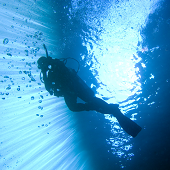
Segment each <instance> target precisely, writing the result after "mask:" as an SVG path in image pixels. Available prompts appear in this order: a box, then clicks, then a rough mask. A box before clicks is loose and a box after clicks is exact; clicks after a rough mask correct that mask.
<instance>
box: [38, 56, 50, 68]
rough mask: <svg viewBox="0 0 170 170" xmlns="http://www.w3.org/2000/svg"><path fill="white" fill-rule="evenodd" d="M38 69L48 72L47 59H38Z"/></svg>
mask: <svg viewBox="0 0 170 170" xmlns="http://www.w3.org/2000/svg"><path fill="white" fill-rule="evenodd" d="M37 64H38V68H39V69H41V70H42V71H47V70H48V58H47V57H40V58H39V59H38V61H37Z"/></svg>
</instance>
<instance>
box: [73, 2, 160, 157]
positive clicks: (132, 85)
mask: <svg viewBox="0 0 170 170" xmlns="http://www.w3.org/2000/svg"><path fill="white" fill-rule="evenodd" d="M79 2H80V1H76V0H73V11H72V12H74V14H77V13H78V14H79V19H80V20H81V21H82V22H83V23H85V24H86V25H88V26H89V30H88V31H84V34H85V36H82V39H83V43H84V46H86V47H87V49H88V56H82V59H83V60H85V61H86V64H87V65H89V66H90V70H91V72H92V73H93V75H94V76H95V78H96V79H97V82H98V84H99V87H98V88H97V94H96V96H98V97H100V98H103V99H105V100H106V101H107V102H108V103H118V104H119V105H120V109H121V111H122V112H123V113H124V114H127V116H128V117H131V118H132V120H136V118H135V116H136V115H137V114H138V113H136V112H135V109H136V108H137V107H138V104H139V103H138V100H139V94H140V93H141V92H142V89H141V83H140V78H141V76H140V74H138V71H139V68H138V67H136V64H137V63H139V62H141V58H140V57H139V56H138V54H137V51H142V52H143V51H145V50H146V49H144V48H142V46H141V42H142V37H141V35H140V30H141V29H142V27H144V26H145V24H146V20H147V18H148V16H149V14H150V13H153V12H154V10H155V9H156V8H157V5H158V4H157V3H158V2H159V1H149V0H146V1H130V2H129V1H121V2H118V1H116V2H109V1H106V2H104V3H102V2H98V1H91V2H86V3H79ZM83 16H86V17H83ZM141 64H142V63H141ZM142 66H143V67H145V65H144V64H143V65H142ZM93 86H94V85H93V84H91V87H93ZM129 111H133V113H130V114H128V112H129ZM105 118H106V119H109V120H110V122H111V126H112V133H113V134H115V135H114V136H115V137H114V138H110V139H107V142H108V144H112V151H113V154H117V155H118V156H119V157H126V158H127V159H131V157H132V156H134V154H133V153H130V152H126V151H129V150H130V149H131V148H132V144H129V143H128V141H129V140H130V138H131V137H129V136H127V135H126V134H125V133H124V132H123V131H122V129H121V128H120V126H119V124H118V122H117V121H116V119H115V118H111V117H110V116H108V115H106V116H105Z"/></svg>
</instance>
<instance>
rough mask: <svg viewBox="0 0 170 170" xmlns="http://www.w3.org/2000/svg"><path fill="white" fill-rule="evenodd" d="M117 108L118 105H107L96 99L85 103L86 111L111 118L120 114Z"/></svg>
mask: <svg viewBox="0 0 170 170" xmlns="http://www.w3.org/2000/svg"><path fill="white" fill-rule="evenodd" d="M118 107H119V105H118V104H108V103H107V102H105V101H104V100H102V99H100V98H97V97H93V98H91V99H90V101H89V102H87V103H86V109H87V110H95V111H97V112H100V113H103V114H112V115H113V116H116V114H118V113H120V110H119V108H118Z"/></svg>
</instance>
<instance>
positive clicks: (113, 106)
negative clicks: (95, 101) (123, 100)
mask: <svg viewBox="0 0 170 170" xmlns="http://www.w3.org/2000/svg"><path fill="white" fill-rule="evenodd" d="M109 110H110V115H111V116H114V117H117V116H118V115H119V114H120V113H121V112H120V109H119V105H118V104H109Z"/></svg>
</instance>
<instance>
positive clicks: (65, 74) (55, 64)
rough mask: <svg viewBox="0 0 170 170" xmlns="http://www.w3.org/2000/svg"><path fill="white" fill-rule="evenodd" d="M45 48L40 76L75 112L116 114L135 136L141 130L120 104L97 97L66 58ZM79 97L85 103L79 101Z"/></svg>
mask: <svg viewBox="0 0 170 170" xmlns="http://www.w3.org/2000/svg"><path fill="white" fill-rule="evenodd" d="M44 48H45V50H46V55H47V57H40V58H39V59H38V61H37V63H38V68H39V69H41V74H43V77H42V76H40V77H41V80H42V79H43V83H44V84H45V88H46V90H47V91H48V92H49V93H50V94H51V95H54V96H57V97H64V100H65V103H66V105H67V106H68V108H69V109H70V110H71V111H73V112H80V111H90V110H94V111H97V112H100V113H103V114H111V115H113V116H115V117H116V118H117V120H118V121H119V124H120V125H121V126H122V128H123V129H124V130H125V131H126V132H127V133H128V134H130V135H131V136H133V137H135V136H136V135H137V134H138V133H139V132H140V131H141V129H142V128H141V127H140V126H139V125H137V124H136V123H135V122H133V121H132V120H130V119H129V118H127V117H126V116H124V115H123V114H122V113H121V112H120V110H119V108H118V106H119V105H118V104H108V103H106V102H105V101H104V100H102V99H100V98H97V97H95V95H94V92H93V91H92V89H91V88H89V87H88V86H87V85H86V84H85V82H84V81H83V80H82V79H81V78H80V77H79V76H78V75H77V72H76V71H75V70H74V69H70V68H67V67H66V66H65V62H66V61H67V60H66V59H63V61H62V60H59V59H52V58H51V57H50V56H48V52H47V49H46V46H45V45H44ZM77 98H80V99H81V100H83V101H84V103H78V102H77Z"/></svg>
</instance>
